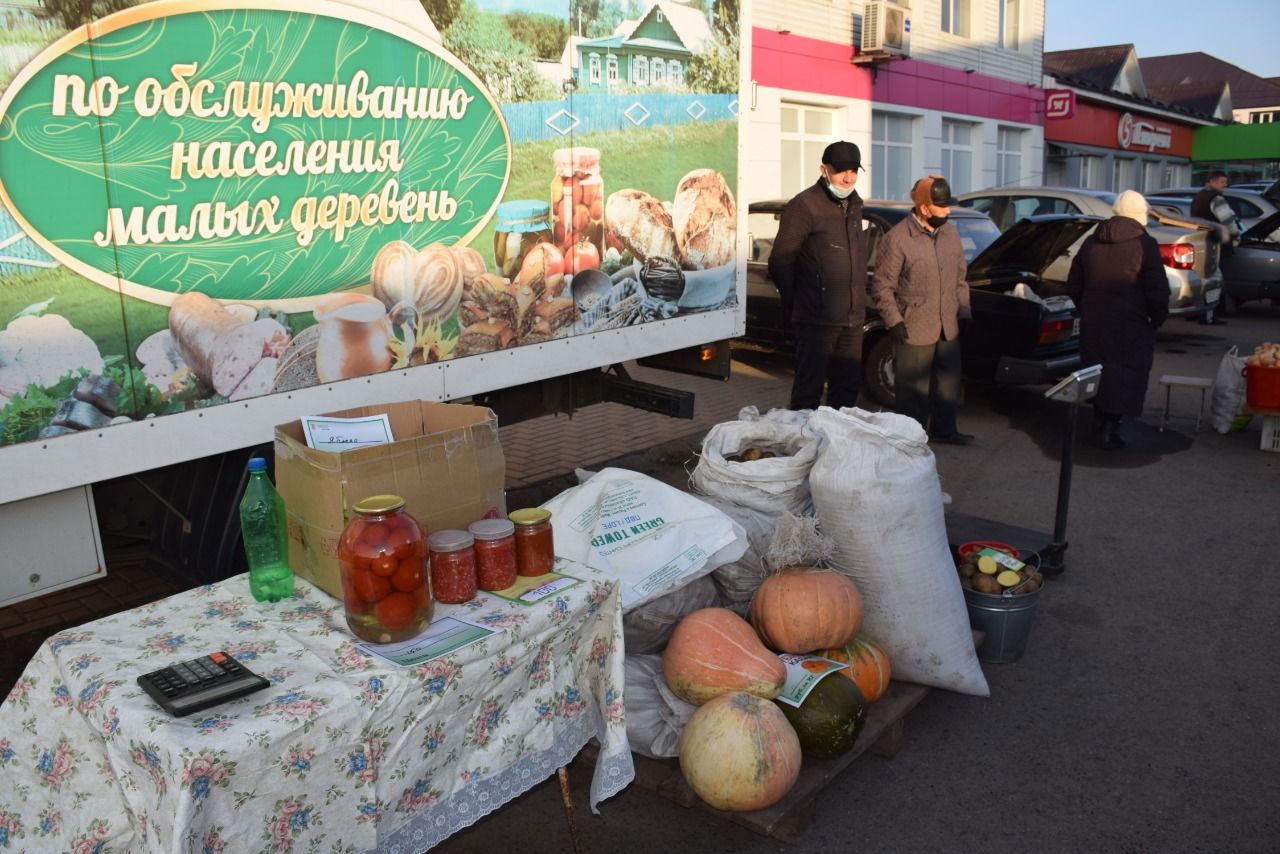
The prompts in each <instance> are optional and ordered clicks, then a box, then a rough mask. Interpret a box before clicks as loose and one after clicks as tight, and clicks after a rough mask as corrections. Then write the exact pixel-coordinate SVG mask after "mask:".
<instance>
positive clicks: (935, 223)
mask: <svg viewBox="0 0 1280 854" xmlns="http://www.w3.org/2000/svg"><path fill="white" fill-rule="evenodd" d="M948 219H950V217H949V216H930V217H925V220H924V221H925V222H927V223H929V227H930V228H942V227H943V226H944V225H946V224H947V220H948Z"/></svg>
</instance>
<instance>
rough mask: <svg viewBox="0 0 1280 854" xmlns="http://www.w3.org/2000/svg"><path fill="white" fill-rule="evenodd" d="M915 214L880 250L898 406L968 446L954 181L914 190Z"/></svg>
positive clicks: (881, 295) (879, 295)
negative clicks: (960, 420) (961, 412)
mask: <svg viewBox="0 0 1280 854" xmlns="http://www.w3.org/2000/svg"><path fill="white" fill-rule="evenodd" d="M911 204H912V207H911V214H910V215H909V216H906V217H903V218H902V219H901V220H900V221H899V222H898V224H897V225H895V226H894V227H893V228H891V229H889V231H888V232H887V233H886V234H885V236H884V237H883V238H882V239H881V241H880V246H879V248H878V249H877V250H876V269H875V277H874V280H873V282H872V285H871V298H872V300H873V301H874V303H875V306H876V309H877V310H878V311H879V312H880V317H881V319H882V320H883V321H884V325H885V328H886V329H888V330H889V335H891V336H893V364H894V399H895V402H896V409H897V411H898V412H899V413H900V414H902V415H909V416H911V417H912V418H914V419H915V420H916V421H919V422H920V425H921V426H922V427H924V428H925V429H926V430H928V431H929V435H930V436H931V437H932V438H933V440H934V441H937V442H945V443H948V444H952V445H968V444H971V443H972V442H973V436H971V435H969V434H968V433H961V432H960V430H959V429H958V428H957V426H956V415H957V410H958V409H959V407H960V388H961V386H960V367H961V365H960V336H961V334H962V333H961V326H962V325H967V324H968V322H969V320H970V319H971V318H972V317H973V313H972V311H971V310H970V308H969V282H968V281H967V279H966V277H965V276H966V272H967V265H966V263H965V259H964V247H963V246H962V245H961V243H960V232H959V231H957V230H956V227H955V225H954V224H953V223H950V222H948V221H947V218H948V217H949V216H950V215H951V206H952V205H956V204H959V202H958V201H957V200H956V199H954V198H952V196H951V185H950V184H948V183H947V180H946V178H944V177H942V176H941V175H930V176H929V177H927V178H921V179H920V180H919V181H917V182H916V183H915V185H914V186H913V187H912V188H911Z"/></svg>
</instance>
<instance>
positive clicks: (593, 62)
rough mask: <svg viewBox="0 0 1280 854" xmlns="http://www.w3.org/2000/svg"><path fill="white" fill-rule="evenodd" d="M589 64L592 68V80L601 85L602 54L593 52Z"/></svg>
mask: <svg viewBox="0 0 1280 854" xmlns="http://www.w3.org/2000/svg"><path fill="white" fill-rule="evenodd" d="M587 64H588V66H589V67H590V68H591V82H592V83H593V84H595V85H597V86H598V85H600V54H598V53H593V54H591V57H590V58H589V59H588V61H587Z"/></svg>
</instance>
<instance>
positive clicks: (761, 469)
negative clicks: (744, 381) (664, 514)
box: [689, 406, 818, 514]
mask: <svg viewBox="0 0 1280 854" xmlns="http://www.w3.org/2000/svg"><path fill="white" fill-rule="evenodd" d="M743 415H746V416H747V419H750V420H746V419H743V420H738V421H725V422H722V423H720V424H717V425H715V426H714V427H712V428H711V429H710V430H709V431H708V432H707V436H706V438H705V439H703V440H702V452H701V454H700V455H699V457H698V464H697V466H695V467H694V470H693V474H692V475H691V476H690V478H689V481H690V483H691V484H692V485H693V488H694V491H696V492H700V493H702V494H703V495H709V496H711V497H713V498H722V499H724V500H726V501H732V502H733V503H734V504H739V505H741V506H743V507H750V508H752V509H754V510H762V511H765V512H767V513H782V512H789V513H797V514H799V513H806V512H808V510H809V508H810V506H811V502H810V500H809V469H810V468H811V467H812V466H813V461H814V459H815V458H816V457H817V454H818V442H817V439H816V438H815V437H814V436H813V435H812V434H810V433H808V432H807V431H806V430H805V427H804V420H805V416H804V415H802V414H801V413H796V412H791V411H790V410H771V411H770V412H769V414H768V415H764V416H761V415H760V414H759V413H758V412H757V411H756V408H755V407H754V406H752V407H748V408H747V409H744V410H742V412H740V413H739V417H741V416H743ZM797 416H799V418H797ZM748 448H759V449H760V450H762V451H770V452H772V453H774V454H776V456H774V457H769V458H766V459H762V460H752V461H750V462H733V461H730V460H729V459H727V458H728V457H731V456H733V455H735V454H739V453H741V452H742V451H745V450H747V449H748Z"/></svg>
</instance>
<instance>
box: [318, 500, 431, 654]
mask: <svg viewBox="0 0 1280 854" xmlns="http://www.w3.org/2000/svg"><path fill="white" fill-rule="evenodd" d="M351 509H352V510H353V511H355V515H354V516H353V517H352V518H351V521H350V522H348V523H347V527H346V529H345V530H344V531H343V532H342V538H341V539H340V540H339V541H338V566H339V568H340V569H341V572H342V600H343V606H344V607H345V609H346V614H347V625H348V626H350V627H351V631H352V632H353V633H355V635H356V637H358V638H360V639H361V640H365V641H368V642H370V643H395V642H398V641H403V640H408V639H409V638H412V637H416V636H417V635H419V634H421V633H422V631H423V630H424V629H426V627H427V624H428V623H430V622H431V611H432V607H433V603H432V597H431V582H430V579H429V577H428V573H427V541H426V537H425V536H424V535H423V530H422V528H421V527H420V526H419V525H418V523H417V522H415V521H414V519H413V517H412V516H410V515H409V514H408V513H407V512H406V511H405V509H404V499H403V498H401V497H400V496H399V495H372V496H370V497H368V498H365V499H363V500H361V501H358V502H356V503H355V505H353V506H352V508H351Z"/></svg>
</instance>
